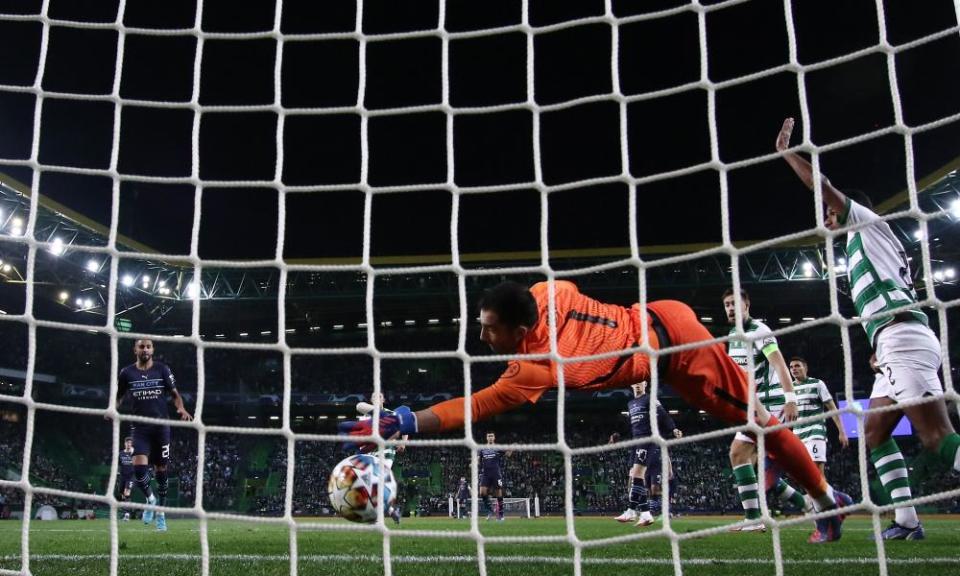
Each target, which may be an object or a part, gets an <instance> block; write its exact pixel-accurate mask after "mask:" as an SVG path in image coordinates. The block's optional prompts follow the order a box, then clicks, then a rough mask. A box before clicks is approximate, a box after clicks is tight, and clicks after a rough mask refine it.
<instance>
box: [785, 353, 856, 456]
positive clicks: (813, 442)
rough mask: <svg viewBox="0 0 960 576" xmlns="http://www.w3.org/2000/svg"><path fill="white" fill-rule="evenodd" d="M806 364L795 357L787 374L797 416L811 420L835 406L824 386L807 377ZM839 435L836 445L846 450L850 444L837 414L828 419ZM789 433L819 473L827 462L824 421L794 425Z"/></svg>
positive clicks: (825, 424) (820, 382) (818, 381)
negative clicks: (794, 399) (792, 434)
mask: <svg viewBox="0 0 960 576" xmlns="http://www.w3.org/2000/svg"><path fill="white" fill-rule="evenodd" d="M807 369H808V368H807V361H806V360H804V359H803V358H801V357H799V356H794V357H793V358H791V359H790V375H792V376H793V391H794V392H795V393H796V394H797V417H798V418H811V417H814V416H819V415H820V414H823V413H824V412H827V411H831V410H836V409H837V404H836V403H835V402H834V401H833V396H831V395H830V391H829V390H827V385H826V384H825V383H824V382H823V380H820V379H819V378H810V376H809V375H808V373H807ZM832 418H833V423H834V424H836V425H837V430H838V431H839V433H840V445H841V446H843V447H844V448H846V447H847V446H849V445H850V440H849V439H848V438H847V432H846V431H845V430H844V429H843V423H842V422H841V421H840V415H839V414H834V415H833V416H832ZM793 433H794V434H796V435H797V436H799V437H800V440H802V441H803V444H804V445H805V446H806V447H807V452H810V457H811V458H813V461H814V462H816V463H817V467H818V468H820V472H821V473H822V472H823V469H824V467H825V465H826V462H827V423H826V420H819V421H817V422H810V423H808V424H798V425H797V426H796V427H795V428H794V429H793Z"/></svg>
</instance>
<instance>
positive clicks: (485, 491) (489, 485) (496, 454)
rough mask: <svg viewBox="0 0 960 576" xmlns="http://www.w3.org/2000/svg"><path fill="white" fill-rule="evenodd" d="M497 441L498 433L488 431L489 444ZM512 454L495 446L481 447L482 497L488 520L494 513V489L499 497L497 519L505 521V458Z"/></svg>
mask: <svg viewBox="0 0 960 576" xmlns="http://www.w3.org/2000/svg"><path fill="white" fill-rule="evenodd" d="M496 442H497V436H496V434H494V433H493V432H487V444H496ZM510 454H511V453H510V452H503V451H502V450H495V449H493V448H481V449H480V497H481V498H483V504H484V505H485V506H486V507H487V520H489V519H490V517H491V516H492V515H493V507H492V506H491V505H490V490H491V489H492V490H493V492H494V494H495V495H496V497H497V520H500V521H503V472H502V469H503V458H504V456H509V455H510Z"/></svg>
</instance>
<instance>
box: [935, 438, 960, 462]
mask: <svg viewBox="0 0 960 576" xmlns="http://www.w3.org/2000/svg"><path fill="white" fill-rule="evenodd" d="M940 459H941V460H943V461H944V463H946V465H947V466H952V467H953V469H954V470H957V471H960V434H957V433H956V432H954V433H953V434H948V435H946V436H945V437H944V438H943V440H942V441H941V442H940Z"/></svg>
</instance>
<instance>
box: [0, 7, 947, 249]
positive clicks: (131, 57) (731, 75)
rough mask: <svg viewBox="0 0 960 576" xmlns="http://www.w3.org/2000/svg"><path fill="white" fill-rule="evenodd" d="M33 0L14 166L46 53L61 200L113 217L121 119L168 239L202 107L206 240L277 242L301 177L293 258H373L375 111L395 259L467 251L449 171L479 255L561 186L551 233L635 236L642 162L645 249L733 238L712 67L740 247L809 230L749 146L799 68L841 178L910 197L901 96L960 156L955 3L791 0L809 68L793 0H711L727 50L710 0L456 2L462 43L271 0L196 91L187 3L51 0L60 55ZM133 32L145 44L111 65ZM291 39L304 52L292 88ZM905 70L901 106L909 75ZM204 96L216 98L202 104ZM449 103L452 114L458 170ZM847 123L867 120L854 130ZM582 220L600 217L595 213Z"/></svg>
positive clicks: (132, 180)
mask: <svg viewBox="0 0 960 576" xmlns="http://www.w3.org/2000/svg"><path fill="white" fill-rule="evenodd" d="M21 4H22V6H21V7H20V8H18V10H19V13H18V15H17V16H15V17H14V16H11V15H6V16H4V15H0V26H2V29H3V32H4V37H5V38H6V39H7V42H8V44H9V45H16V46H17V47H18V50H16V51H12V50H11V51H7V53H6V56H5V63H4V64H5V65H4V66H3V67H0V104H2V106H0V110H5V111H6V112H5V113H0V114H2V117H3V118H4V122H3V124H2V125H3V126H4V137H3V138H2V139H0V166H2V165H6V166H5V170H6V172H7V173H9V174H10V175H11V176H13V177H14V178H17V179H19V180H21V181H24V182H30V181H31V177H32V176H31V173H30V162H29V161H28V160H27V159H28V158H29V157H30V152H31V149H32V144H33V142H34V135H35V133H36V130H35V128H36V127H34V126H33V119H34V110H35V109H36V108H35V105H36V94H37V90H35V89H34V88H31V85H32V84H33V83H34V80H35V79H36V76H37V73H38V71H39V70H41V69H42V72H43V76H42V79H41V81H40V85H39V86H40V88H42V90H43V91H44V94H45V95H46V96H47V97H46V98H44V99H43V107H42V115H41V116H40V124H41V126H42V128H41V129H40V133H39V139H38V145H39V149H38V151H39V156H38V160H39V162H40V163H41V164H43V165H44V166H45V171H44V172H43V173H42V175H41V177H40V179H39V189H40V192H41V194H42V195H44V196H45V197H47V198H49V199H52V200H55V201H57V202H59V203H60V204H62V205H63V206H65V207H68V208H70V209H71V210H73V211H75V212H76V213H77V214H80V215H82V216H84V217H86V218H88V219H89V220H90V221H92V222H96V223H99V224H101V225H103V226H108V225H109V217H110V213H111V209H110V196H111V189H112V179H111V178H110V177H109V176H110V174H111V173H110V172H109V171H108V168H109V166H110V159H111V144H112V139H113V133H114V129H115V128H118V129H119V135H120V149H119V154H118V158H117V172H118V173H119V175H120V178H121V179H122V184H121V206H120V207H119V212H120V220H121V222H120V223H119V228H118V231H119V233H120V234H121V235H122V236H124V237H126V238H127V239H129V241H131V242H138V243H141V244H142V245H144V246H149V247H151V248H153V249H154V250H156V251H159V252H163V253H180V254H183V253H186V252H188V251H189V242H190V233H191V227H192V225H193V205H194V186H193V182H194V180H193V179H191V165H192V161H193V155H192V154H191V132H192V124H193V119H194V112H195V111H196V110H202V111H203V114H202V116H201V117H200V123H199V149H198V150H196V152H198V158H199V164H198V166H196V167H195V168H196V174H197V175H198V176H199V178H200V179H202V180H203V181H204V184H205V185H206V187H205V189H204V196H203V204H202V205H203V208H202V209H203V214H204V217H203V219H202V220H201V225H200V246H199V248H200V255H201V256H202V257H204V258H227V259H259V258H272V257H273V255H274V253H275V250H276V240H277V238H276V237H277V214H278V201H279V196H278V190H284V191H287V192H297V193H289V194H287V195H286V198H285V201H286V213H287V220H286V232H287V234H286V238H285V239H284V241H285V245H284V253H285V255H286V256H287V257H288V258H290V259H296V260H304V259H306V260H310V261H315V260H318V259H319V260H324V261H329V260H330V259H336V258H356V257H357V256H358V255H359V254H361V252H362V248H361V240H362V230H363V224H362V222H363V210H364V194H363V192H362V191H361V187H360V186H359V182H360V166H361V164H360V160H361V153H360V152H361V143H360V140H359V137H360V133H361V130H360V118H361V114H360V113H361V112H363V113H364V114H365V115H366V117H367V118H368V134H369V171H368V173H367V176H368V180H367V183H368V184H369V186H370V187H371V188H369V189H371V190H374V191H377V192H383V194H376V195H375V196H374V198H373V203H372V206H371V213H372V216H373V227H372V245H371V254H372V255H374V256H401V257H402V256H410V255H416V256H420V257H424V256H430V255H438V254H439V255H443V254H449V252H450V250H451V244H450V219H451V208H452V200H451V195H450V193H449V190H451V189H452V188H451V184H455V185H456V186H458V187H462V190H465V191H466V193H465V195H464V196H463V197H461V199H460V210H459V213H458V215H457V216H458V218H459V224H460V227H459V233H460V238H459V241H460V245H459V248H460V252H461V253H464V254H473V253H480V254H487V253H491V252H496V253H503V252H509V253H515V252H520V253H524V252H530V251H534V250H539V247H540V231H539V223H540V220H541V217H542V214H541V204H540V194H539V190H541V189H550V190H551V191H552V193H551V194H550V197H549V203H550V209H549V218H550V221H551V226H550V230H549V240H550V245H551V249H553V250H557V251H560V250H592V251H599V252H598V253H602V252H603V251H609V250H615V249H617V248H622V247H624V246H628V245H629V232H628V230H629V227H628V222H627V218H626V216H627V214H628V213H629V208H628V205H627V199H628V193H627V190H628V186H627V184H626V183H625V182H627V181H633V182H639V187H638V190H637V197H638V199H639V206H638V222H637V233H638V241H639V244H640V246H642V247H648V246H675V245H689V244H693V245H696V246H699V245H703V244H716V243H718V242H720V241H721V240H722V231H721V230H722V229H721V222H720V210H719V207H720V178H719V173H718V172H717V171H716V170H715V169H714V168H713V167H712V165H711V164H710V161H711V154H710V139H711V132H710V124H709V122H708V119H709V117H710V116H709V110H708V103H709V102H710V98H709V97H708V91H707V90H704V86H705V85H704V84H703V83H702V82H701V73H702V72H704V70H702V67H703V64H704V63H705V64H706V65H707V67H708V68H707V70H706V71H707V77H708V78H709V81H710V82H712V83H713V84H712V86H713V87H714V88H716V91H715V96H716V100H715V103H716V109H715V110H716V111H715V117H716V124H715V126H716V130H717V132H716V138H717V157H718V158H719V160H720V161H722V162H724V163H725V165H727V166H729V167H731V171H730V172H729V204H730V210H731V222H730V225H731V230H730V232H731V238H732V239H734V240H736V241H758V240H765V239H769V238H772V237H775V236H777V235H781V234H785V233H792V232H797V231H800V230H805V229H809V228H811V227H812V226H813V225H814V222H815V219H814V212H815V211H814V206H813V205H812V201H811V200H810V197H809V194H808V193H807V192H806V191H804V190H802V188H801V187H800V185H799V184H798V183H797V182H796V181H795V179H794V177H793V176H792V174H790V172H789V170H788V169H787V168H786V167H785V165H783V163H782V161H780V160H779V159H776V158H770V159H767V160H765V161H762V162H759V163H754V162H753V160H752V159H754V158H757V157H762V156H764V155H769V154H770V153H771V152H772V150H773V140H774V136H775V135H776V131H777V129H778V128H779V125H780V122H781V121H782V119H783V117H785V116H788V115H792V116H797V117H798V118H799V117H800V116H801V107H800V100H799V97H798V88H797V87H798V79H799V80H802V82H803V83H804V85H805V87H806V102H807V105H808V110H809V112H810V114H811V118H812V125H811V138H812V142H813V143H814V144H816V145H818V146H822V147H825V148H824V150H825V152H824V154H823V156H822V163H823V167H824V169H825V171H826V172H827V173H828V174H830V176H831V178H832V179H833V180H834V182H835V183H837V184H838V185H839V186H840V187H844V186H855V187H858V188H862V189H865V190H868V191H870V193H871V194H872V195H873V197H874V199H875V200H876V201H877V202H881V201H890V202H894V203H896V200H894V198H895V197H896V195H897V194H899V193H901V192H902V191H903V190H905V189H906V188H907V182H906V180H907V170H906V154H905V145H906V143H907V139H906V138H905V137H904V135H903V134H901V133H900V132H899V131H898V130H894V129H892V127H893V126H894V124H895V122H894V121H895V118H896V116H897V111H898V107H897V105H898V104H899V110H900V111H901V112H902V119H903V122H904V123H906V125H908V126H910V127H912V128H916V129H918V130H919V131H918V132H917V133H916V134H915V135H914V136H913V138H912V139H911V141H910V143H911V144H912V147H913V161H914V166H913V174H914V177H915V178H916V179H917V180H923V179H924V178H926V177H931V176H935V175H942V174H943V173H945V172H946V171H949V170H951V169H953V168H956V166H957V157H958V152H960V151H958V150H957V146H956V142H958V141H960V138H958V133H957V131H958V128H957V123H956V122H955V121H953V122H949V123H946V124H943V125H942V126H941V125H938V124H937V122H938V121H940V120H944V119H947V120H950V119H954V120H955V118H954V116H956V115H957V114H958V113H960V110H958V107H960V104H958V100H957V99H956V97H955V95H956V94H957V93H958V83H960V80H958V78H960V74H957V72H958V71H960V70H958V58H957V57H956V54H957V53H958V51H957V48H958V46H957V44H960V35H958V34H957V33H956V32H955V30H954V28H955V25H956V14H955V12H954V7H953V3H951V2H949V1H948V0H939V1H936V2H933V1H931V2H927V3H925V7H924V10H910V9H905V8H904V7H903V6H902V5H900V4H898V3H889V5H885V13H884V17H885V20H884V24H885V27H884V30H883V34H882V35H881V33H880V32H879V24H878V21H879V18H878V14H877V13H876V7H875V4H874V3H872V2H848V3H842V4H841V5H836V6H834V5H829V6H828V5H822V4H818V3H796V5H794V6H793V7H792V10H793V19H792V22H793V25H794V26H793V28H794V30H795V39H796V50H797V52H796V53H797V58H798V60H797V61H798V63H799V64H800V65H804V66H810V68H809V69H805V74H804V75H803V76H802V77H798V74H797V72H796V69H795V68H793V67H792V66H791V65H790V64H789V47H790V39H791V37H790V35H789V34H788V27H787V26H786V24H785V23H786V21H787V19H786V17H785V15H784V12H783V10H784V5H783V4H782V3H775V2H757V1H753V2H740V1H733V2H730V1H728V2H705V3H703V4H704V6H703V10H704V11H705V13H704V15H703V17H704V19H705V24H706V40H707V48H708V54H707V56H706V58H705V60H704V61H703V62H701V57H700V46H699V40H698V11H697V10H698V8H697V7H696V6H695V5H690V4H687V3H685V2H678V1H661V2H643V3H636V2H613V3H612V7H613V14H612V15H611V17H605V16H604V2H602V1H596V0H594V1H588V2H578V3H574V4H571V5H567V3H556V2H546V1H533V2H530V4H529V15H528V21H529V25H530V27H529V28H527V27H524V26H521V22H522V17H523V14H522V12H521V2H519V1H515V2H499V3H496V5H495V6H488V5H483V6H482V8H481V7H480V6H474V5H473V3H469V2H460V1H450V2H447V3H446V5H445V10H444V12H443V14H444V15H445V20H444V22H443V28H444V30H446V31H447V35H446V36H445V37H441V35H440V34H439V33H438V32H432V30H436V29H437V26H438V21H439V18H440V14H441V11H440V10H439V8H438V3H437V2H420V3H403V4H398V5H394V3H391V2H381V1H371V2H365V3H364V5H363V8H364V9H363V22H362V24H361V25H360V27H359V29H361V30H362V31H363V33H364V34H366V36H364V37H363V40H365V42H361V41H360V37H359V36H357V35H356V34H355V31H356V30H357V29H358V26H357V23H356V21H355V15H356V9H355V8H356V6H355V5H354V3H352V2H343V3H337V4H336V5H330V4H329V3H317V4H314V3H307V4H305V5H301V4H299V3H297V4H294V3H291V4H289V5H284V6H283V10H282V12H281V22H280V26H279V30H280V32H281V33H283V34H285V35H286V36H285V37H284V42H283V43H282V44H281V43H278V42H277V40H276V37H275V36H274V35H273V34H272V33H271V31H272V30H273V29H274V19H275V16H276V14H277V11H276V10H275V7H274V6H273V3H271V2H259V3H250V4H249V5H242V6H239V5H236V3H233V2H225V1H210V2H205V3H204V10H203V14H202V16H201V18H200V28H201V29H202V30H203V33H204V34H205V35H207V36H204V39H203V42H202V46H203V56H202V58H201V59H200V62H199V63H200V67H199V70H198V75H197V78H198V81H199V86H193V82H194V74H193V72H194V60H195V56H196V54H197V47H198V45H199V43H198V42H197V33H196V31H195V29H194V20H195V19H196V17H197V15H196V11H195V5H193V3H191V2H184V3H177V4H176V5H175V6H164V7H162V8H160V7H154V6H151V5H150V3H132V4H130V5H129V6H126V13H125V14H124V16H123V24H124V25H125V26H126V27H127V28H126V29H125V30H124V32H125V34H124V35H122V36H121V35H118V34H117V31H116V29H114V27H113V26H109V25H102V23H111V22H114V21H115V20H116V18H117V13H116V9H117V5H118V3H116V2H113V3H111V2H105V3H100V4H97V5H96V7H94V6H92V5H87V4H79V5H75V4H73V3H69V2H52V3H51V4H50V11H49V14H48V16H49V17H50V18H51V19H52V25H51V26H50V27H49V42H48V45H47V51H46V58H45V60H44V63H43V64H44V66H43V67H42V68H41V67H39V66H38V62H39V53H40V45H41V38H42V35H41V32H42V30H43V25H42V24H41V22H40V21H39V18H33V17H30V16H29V15H31V14H37V13H39V10H40V6H41V3H40V2H39V1H38V2H33V3H30V2H26V3H21ZM8 10H14V9H13V8H9V9H8ZM656 11H661V12H656ZM828 12H829V17H825V16H826V15H827V13H828ZM612 16H616V17H619V18H622V20H620V21H619V26H617V27H616V32H617V38H618V41H619V43H618V46H619V54H618V55H619V60H618V66H617V68H616V74H612V71H611V66H610V63H611V60H612V59H613V57H612V55H611V46H612V38H613V31H614V27H613V26H611V25H610V23H611V22H613V20H612ZM653 16H656V18H653ZM578 19H579V20H578ZM91 22H93V23H97V24H96V25H90V23H91ZM748 22H749V25H748V24H746V23H748ZM160 30H162V33H160V32H158V31H160ZM527 31H530V32H533V33H534V36H533V41H532V46H533V56H534V57H533V59H532V71H533V78H527V77H526V70H527V54H526V52H527V51H526V48H527V40H526V39H527V36H526V34H525V32H527ZM951 32H952V33H951ZM408 33H409V34H408ZM405 34H408V35H405ZM444 38H446V40H447V41H446V42H445V41H444ZM118 39H122V40H123V42H124V54H123V65H122V68H121V69H120V70H119V71H116V70H115V69H114V63H115V62H116V61H117V57H116V56H117V43H118ZM883 39H885V40H886V41H887V42H888V43H889V44H890V46H892V47H893V48H895V49H896V54H895V55H891V53H890V52H888V51H887V50H888V49H887V48H886V47H884V46H883V45H882V44H881V40H883ZM361 45H362V46H363V48H364V54H365V63H366V66H365V72H366V75H365V86H364V89H363V90H361V89H360V84H359V72H358V71H359V69H360V68H359V60H358V59H359V51H360V47H361ZM444 45H448V46H449V71H450V75H449V77H448V78H447V80H448V81H449V82H448V84H449V106H448V107H447V106H444V105H443V94H444V89H443V86H444V82H443V80H444V78H443V77H442V75H441V72H442V70H443V66H442V60H441V55H442V53H443V47H444ZM278 46H282V48H283V50H282V55H283V59H282V66H281V70H280V72H281V74H280V84H279V87H280V91H279V93H276V91H275V83H274V80H275V78H274V72H275V67H276V63H277V56H278V53H279V51H278ZM81 48H82V49H81ZM613 60H614V61H617V60H616V59H613ZM892 65H895V67H896V70H895V72H894V71H893V69H892V68H890V66H892ZM117 74H119V84H118V86H119V92H118V98H119V100H116V101H119V102H121V103H122V104H123V107H122V110H121V111H120V114H119V115H118V116H116V117H115V114H114V110H115V106H114V101H115V100H114V99H112V98H111V97H110V93H111V91H112V90H113V87H114V82H115V80H117ZM891 74H893V77H894V78H895V79H896V80H897V83H896V87H897V90H898V95H899V101H896V100H895V99H894V97H893V95H892V94H891V85H890V78H891ZM613 76H616V77H617V78H618V79H619V88H620V91H621V93H622V94H623V95H624V97H625V98H626V100H624V101H625V102H626V104H625V110H626V117H627V126H626V130H625V131H626V135H627V139H628V147H627V150H628V152H629V164H628V165H627V166H626V167H624V166H623V164H624V162H623V158H624V155H623V154H621V148H620V145H619V139H620V138H619V135H620V129H619V123H618V116H619V114H620V113H621V110H620V102H621V100H620V99H619V98H614V97H610V96H606V95H609V94H610V93H611V92H612V91H613V89H614V84H613V83H612V78H613ZM18 87H19V88H18ZM528 87H532V88H533V94H527V91H528V90H527V88H528ZM194 89H196V91H197V97H198V100H197V104H196V105H193V104H191V103H190V99H191V95H192V92H193V90H194ZM75 94H81V95H83V96H81V97H79V98H77V97H74V96H71V95H75ZM358 94H360V98H361V100H359V101H358ZM160 103H162V104H160ZM534 103H535V104H536V105H537V106H539V107H540V108H539V110H540V114H539V119H540V122H539V131H540V137H539V142H540V157H541V165H542V182H541V184H537V182H536V178H535V174H536V173H535V171H534V166H533V150H534V146H533V144H534V142H533V138H532V134H533V124H532V117H533V114H532V113H531V105H532V104H534ZM278 104H279V105H280V106H282V107H283V108H284V109H285V110H286V111H287V114H286V115H285V118H284V126H283V148H282V150H278V149H277V146H276V145H275V144H276V140H277V121H278V117H277V114H276V110H277V109H278V108H277V105H278ZM358 104H359V106H358ZM360 106H362V108H361V107H360ZM444 112H450V113H452V114H453V115H454V122H453V152H452V154H450V155H449V157H451V158H452V159H453V166H452V167H448V166H447V163H448V162H447V161H448V154H447V151H446V149H445V148H446V146H445V141H446V137H445V129H444V126H445V117H446V116H445V114H444ZM116 119H119V121H120V125H119V126H114V122H115V120H116ZM802 130H803V126H802V125H801V126H798V132H800V131H802ZM851 138H857V139H859V138H862V139H859V140H857V141H856V142H853V143H850V144H849V145H846V144H845V145H843V146H836V145H837V144H838V143H841V142H843V141H847V140H848V139H851ZM835 146H836V147H835ZM281 151H282V153H283V155H282V160H283V164H282V170H280V174H279V178H280V183H279V184H278V183H277V182H275V181H274V177H275V172H276V171H277V167H278V163H279V162H280V159H281V156H280V152H281ZM448 168H452V170H450V174H451V175H452V182H447V175H448ZM625 174H626V176H625ZM667 175H673V177H670V178H663V177H664V176H667ZM241 182H246V184H242V183H241ZM417 185H420V186H422V188H416V186H417ZM543 186H546V187H547V188H543ZM411 187H412V188H411ZM392 192H396V193H392ZM691 206H697V207H698V209H696V210H691ZM585 213H589V214H591V216H590V220H591V221H597V219H602V220H601V221H602V224H601V225H595V224H585V222H584V218H583V215H584V214H585ZM241 231H242V232H241ZM493 231H495V232H496V233H491V232H493ZM681 250H684V249H682V248H681Z"/></svg>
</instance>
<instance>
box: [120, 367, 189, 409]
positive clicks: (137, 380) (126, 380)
mask: <svg viewBox="0 0 960 576" xmlns="http://www.w3.org/2000/svg"><path fill="white" fill-rule="evenodd" d="M117 386H118V393H119V394H120V396H121V397H123V396H125V395H126V394H127V393H128V392H129V394H130V396H131V397H132V398H133V413H134V414H136V415H137V416H149V417H153V418H167V416H168V415H169V412H168V410H167V395H166V393H167V392H169V391H172V390H175V389H176V387H177V383H176V380H174V378H173V373H172V372H170V368H168V367H167V365H166V364H163V363H161V362H154V363H153V366H151V367H150V368H149V369H147V370H140V369H139V368H137V365H136V364H131V365H129V366H127V367H126V368H124V369H123V370H121V371H120V378H119V383H118V385H117Z"/></svg>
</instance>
